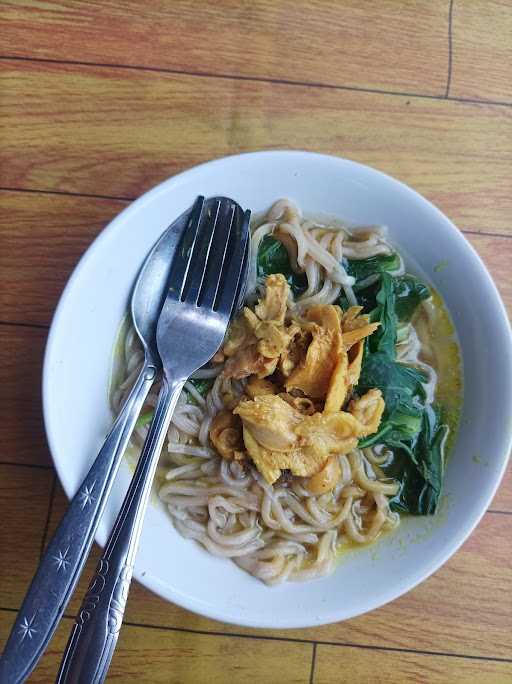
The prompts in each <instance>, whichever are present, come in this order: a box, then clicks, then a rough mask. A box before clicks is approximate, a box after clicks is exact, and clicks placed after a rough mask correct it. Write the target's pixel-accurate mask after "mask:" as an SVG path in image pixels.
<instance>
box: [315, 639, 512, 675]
mask: <svg viewBox="0 0 512 684" xmlns="http://www.w3.org/2000/svg"><path fill="white" fill-rule="evenodd" d="M377 673H378V674H377ZM348 678H349V679H348ZM511 680H512V662H508V663H500V662H493V661H491V660H469V659H467V658H452V657H450V658H448V657H446V656H444V657H443V656H432V655H429V656H425V655H423V654H417V653H403V652H399V653H396V652H389V651H379V652H378V653H375V652H374V651H367V650H366V649H361V648H349V647H340V646H324V645H319V646H318V647H317V650H316V660H315V673H314V677H313V680H312V682H313V684H339V682H342V681H351V682H378V684H396V683H397V682H400V684H446V682H450V684H474V682H478V684H505V682H510V681H511Z"/></svg>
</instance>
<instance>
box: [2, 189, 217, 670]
mask: <svg viewBox="0 0 512 684" xmlns="http://www.w3.org/2000/svg"><path fill="white" fill-rule="evenodd" d="M203 201H204V198H203V197H199V198H198V199H197V200H196V202H195V203H194V205H193V207H191V208H190V209H188V210H187V211H186V212H184V213H183V214H182V215H181V216H180V217H179V218H178V219H176V221H174V223H172V225H171V226H170V227H169V228H168V229H167V230H166V231H165V233H163V235H162V236H161V237H160V239H159V240H158V242H157V243H156V244H155V246H154V247H153V249H152V250H151V252H150V253H149V255H148V256H147V258H146V261H145V262H144V264H143V266H142V269H141V271H140V273H139V276H138V278H137V281H136V284H135V288H134V290H133V294H132V300H131V313H132V318H133V323H134V325H135V330H136V331H137V334H138V336H139V338H140V340H141V342H142V345H143V348H144V364H143V366H142V369H141V371H140V373H139V376H138V378H137V381H136V382H135V385H134V386H133V389H132V390H131V392H130V394H129V396H128V399H127V400H126V402H125V405H124V406H123V409H122V411H121V413H120V414H119V416H118V417H117V419H116V421H115V423H114V425H113V426H112V429H111V430H110V432H109V434H108V435H107V438H106V439H105V442H104V444H103V446H102V448H101V450H100V452H99V454H98V456H97V457H96V460H95V461H94V463H93V465H92V466H91V469H90V470H89V472H88V473H87V475H86V477H85V479H84V480H83V482H82V484H81V485H80V487H79V488H78V491H77V493H76V494H75V496H74V497H73V499H72V500H71V502H70V504H69V507H68V510H67V511H66V514H65V515H64V517H63V519H62V520H61V522H60V525H59V526H58V528H57V530H56V532H55V534H54V535H53V538H52V539H51V540H50V542H49V544H48V546H47V548H46V551H45V553H44V555H43V557H42V559H41V562H40V564H39V567H38V569H37V572H36V574H35V576H34V578H33V580H32V583H31V585H30V588H29V590H28V592H27V594H26V596H25V599H24V601H23V604H22V606H21V608H20V610H19V613H18V616H17V618H16V621H15V623H14V625H13V627H12V630H11V633H10V636H9V639H8V641H7V644H6V646H5V649H4V652H3V655H2V658H1V659H0V683H1V684H7V683H8V684H18V682H22V681H24V680H25V679H26V677H28V675H29V674H30V673H31V672H32V670H33V669H34V667H35V665H36V663H37V661H38V660H39V658H40V657H41V655H42V654H43V652H44V649H45V648H46V645H47V644H48V642H49V641H50V639H51V637H52V634H53V632H54V631H55V628H56V626H57V624H58V622H59V620H60V618H61V616H62V614H63V612H64V610H65V608H66V606H67V604H68V601H69V598H70V596H71V594H72V592H73V589H74V587H75V585H76V583H77V580H78V578H79V576H80V573H81V571H82V568H83V565H84V563H85V560H86V558H87V556H88V554H89V550H90V548H91V545H92V542H93V539H94V534H95V532H96V528H97V527H98V523H99V520H100V517H101V514H102V512H103V509H104V507H105V503H106V500H107V497H108V495H109V493H110V489H111V487H112V484H113V481H114V477H115V475H116V473H117V470H118V468H119V464H120V463H121V459H122V456H123V453H124V451H125V449H126V446H127V444H128V441H129V439H130V436H131V434H132V432H133V430H134V427H135V422H136V420H137V417H138V415H139V413H140V410H141V408H142V406H143V404H144V401H145V399H146V397H147V395H148V392H149V390H150V388H151V386H152V384H153V382H154V380H155V377H156V375H157V372H158V370H159V369H160V367H161V362H160V357H159V355H158V350H157V348H156V325H157V322H158V317H159V315H160V311H161V309H162V305H163V302H164V300H165V296H166V290H167V288H166V284H167V281H168V277H169V271H170V267H171V263H172V258H173V255H174V252H175V250H176V247H177V245H178V242H179V240H180V237H181V234H182V232H183V230H184V228H185V227H186V226H187V224H188V222H189V221H193V220H194V219H195V217H196V215H197V212H200V211H201V207H202V204H203Z"/></svg>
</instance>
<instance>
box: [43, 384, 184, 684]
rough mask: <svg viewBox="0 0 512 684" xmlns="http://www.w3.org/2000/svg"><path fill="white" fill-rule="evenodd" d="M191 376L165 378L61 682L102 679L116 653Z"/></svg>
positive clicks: (89, 683)
mask: <svg viewBox="0 0 512 684" xmlns="http://www.w3.org/2000/svg"><path fill="white" fill-rule="evenodd" d="M184 383H185V381H184V380H179V381H174V382H169V381H168V380H167V379H166V378H165V377H164V379H163V381H162V389H161V390H160V394H159V397H158V402H157V405H156V408H155V414H154V417H153V421H152V423H151V427H150V429H149V432H148V435H147V437H146V441H145V442H144V447H143V450H142V453H141V455H140V458H139V462H138V465H137V468H136V470H135V474H134V476H133V479H132V481H131V484H130V487H129V489H128V492H127V494H126V496H125V498H124V501H123V505H122V507H121V510H120V511H119V514H118V516H117V518H116V521H115V524H114V527H113V528H112V532H111V534H110V537H109V539H108V542H107V545H106V546H105V550H104V553H103V555H102V557H101V559H100V561H99V563H98V566H97V568H96V572H95V574H94V576H93V578H92V580H91V583H90V585H89V589H88V590H87V594H86V595H85V598H84V600H83V602H82V605H81V607H80V610H79V612H78V616H77V618H76V621H75V624H74V626H73V630H72V632H71V635H70V638H69V641H68V645H67V647H66V651H65V653H64V658H63V660H62V663H61V667H60V670H59V675H58V677H57V682H56V684H100V683H101V682H103V681H104V679H105V677H106V675H107V671H108V668H109V665H110V661H111V659H112V656H113V654H114V650H115V647H116V644H117V638H118V636H119V630H120V629H121V624H122V621H123V615H124V610H125V605H126V599H127V597H128V591H129V588H130V582H131V579H132V572H133V564H134V561H135V555H136V553H137V548H138V545H139V538H140V533H141V530H142V523H143V520H144V513H145V510H146V506H147V503H148V500H149V496H150V493H151V486H152V482H153V477H154V474H155V471H156V467H157V464H158V459H159V456H160V452H161V450H162V446H163V442H164V438H165V435H166V433H167V429H168V427H169V423H170V421H171V418H172V414H173V411H174V408H175V406H176V402H177V400H178V397H179V395H180V392H181V390H182V388H183V385H184Z"/></svg>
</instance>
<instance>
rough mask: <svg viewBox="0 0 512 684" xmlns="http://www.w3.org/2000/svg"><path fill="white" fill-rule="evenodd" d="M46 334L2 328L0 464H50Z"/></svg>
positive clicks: (4, 326) (0, 352) (12, 327)
mask: <svg viewBox="0 0 512 684" xmlns="http://www.w3.org/2000/svg"><path fill="white" fill-rule="evenodd" d="M46 334H47V333H46V330H39V329H36V328H28V327H15V326H10V325H9V326H7V325H0V387H1V391H0V415H1V416H2V442H1V444H0V463H2V462H4V463H5V462H8V463H19V464H32V465H43V466H49V465H50V464H51V459H50V455H49V453H48V448H47V445H46V439H45V435H44V428H43V416H42V408H41V373H42V366H43V353H44V345H45V342H46ZM0 520H1V518H0ZM26 522H27V524H29V521H28V520H27V521H26ZM0 605H1V604H0Z"/></svg>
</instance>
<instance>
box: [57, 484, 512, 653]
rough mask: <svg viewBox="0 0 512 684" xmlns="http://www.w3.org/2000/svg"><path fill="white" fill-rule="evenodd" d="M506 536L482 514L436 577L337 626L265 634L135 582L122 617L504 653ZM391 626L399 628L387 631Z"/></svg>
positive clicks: (496, 520) (510, 579)
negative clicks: (201, 611) (171, 600)
mask: <svg viewBox="0 0 512 684" xmlns="http://www.w3.org/2000/svg"><path fill="white" fill-rule="evenodd" d="M65 505H66V500H65V496H64V494H63V493H62V492H61V491H60V488H59V492H58V494H57V496H56V499H55V504H54V507H53V512H52V517H51V521H50V526H49V529H50V530H53V529H55V526H56V524H57V522H58V520H60V517H61V516H62V514H63V512H64V507H65ZM511 534H512V516H509V515H500V514H487V515H486V516H485V517H484V519H483V520H482V522H481V523H480V525H479V526H478V527H477V529H476V531H475V532H474V533H473V535H472V536H471V537H470V539H469V540H468V541H467V542H466V543H465V544H464V545H463V547H462V548H461V549H460V550H459V551H458V552H457V554H456V555H455V556H454V557H453V558H452V559H451V560H450V561H449V562H448V563H447V564H446V565H445V566H444V567H443V568H441V570H439V571H438V572H437V573H436V574H435V575H434V576H433V577H431V578H429V579H428V580H427V581H426V582H424V583H423V584H421V585H420V586H419V587H417V588H416V589H414V590H413V591H411V592H409V593H408V594H406V595H405V596H403V597H401V598H399V599H397V600H396V601H394V602H393V603H390V604H388V605H387V606H384V607H383V608H380V609H379V610H376V611H374V612H372V613H369V614H368V615H363V616H361V617H359V618H355V619H353V620H349V621H347V622H340V623H338V624H335V625H326V626H324V627H318V628H312V629H302V630H281V631H279V630H265V631H264V632H262V631H261V630H255V629H248V628H244V627H237V626H233V625H228V624H225V623H221V622H216V621H213V620H209V619H207V618H203V617H201V616H199V615H195V614H193V613H189V612H188V611H186V610H183V609H182V608H179V607H178V606H175V605H174V604H171V603H167V602H165V601H163V600H162V599H160V598H159V597H157V596H155V595H153V594H151V593H150V592H149V591H148V590H147V589H145V588H144V587H142V585H140V584H138V583H137V582H134V583H133V585H132V588H131V590H130V594H129V598H128V605H127V609H126V616H125V618H126V621H127V622H131V623H136V624H146V625H160V626H167V627H176V628H184V629H193V630H204V631H209V632H224V633H231V634H233V633H235V634H249V635H250V634H252V635H261V634H264V635H266V636H283V637H286V638H300V639H311V640H320V641H336V642H340V643H346V644H347V643H348V644H361V645H367V646H377V647H386V646H388V647H389V646H392V647H397V648H406V649H407V648H408V649H419V650H427V651H434V652H447V653H455V654H463V655H477V656H487V657H499V656H502V657H508V656H509V654H510V652H511V648H512V635H511V633H510V629H509V626H510V624H511V620H512V604H511V602H510V601H508V600H504V597H507V596H509V595H510V592H511V589H512V568H511V566H510V561H509V551H510V537H511ZM98 558H99V551H98V548H97V547H96V546H95V548H94V552H93V555H92V557H91V559H90V560H89V561H88V564H87V566H86V570H85V572H84V577H83V579H82V580H81V581H80V583H79V587H78V590H77V592H76V596H75V597H74V598H73V600H72V602H71V604H70V608H69V614H70V615H75V614H76V611H77V610H78V607H79V605H80V599H81V597H82V596H83V595H84V593H85V591H86V589H87V584H88V581H89V578H90V577H91V575H92V573H93V571H94V568H95V566H96V563H97V560H98ZM475 615H478V620H475V617H474V616H475ZM390 625H393V626H399V628H397V629H390Z"/></svg>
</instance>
